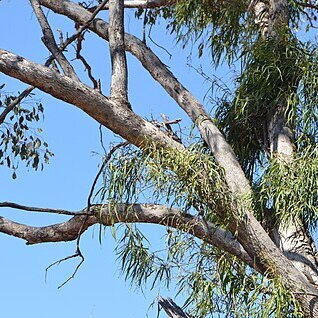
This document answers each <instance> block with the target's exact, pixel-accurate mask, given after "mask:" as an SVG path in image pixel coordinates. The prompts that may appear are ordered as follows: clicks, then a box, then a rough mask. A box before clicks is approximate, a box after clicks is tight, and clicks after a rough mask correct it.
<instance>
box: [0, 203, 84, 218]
mask: <svg viewBox="0 0 318 318" xmlns="http://www.w3.org/2000/svg"><path fill="white" fill-rule="evenodd" d="M0 208H12V209H18V210H24V211H29V212H40V213H43V212H45V213H54V214H63V215H73V216H74V215H87V212H84V211H78V212H72V211H68V210H62V209H51V208H38V207H34V206H26V205H21V204H17V203H14V202H0Z"/></svg>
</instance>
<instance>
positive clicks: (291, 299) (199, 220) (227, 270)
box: [0, 0, 318, 317]
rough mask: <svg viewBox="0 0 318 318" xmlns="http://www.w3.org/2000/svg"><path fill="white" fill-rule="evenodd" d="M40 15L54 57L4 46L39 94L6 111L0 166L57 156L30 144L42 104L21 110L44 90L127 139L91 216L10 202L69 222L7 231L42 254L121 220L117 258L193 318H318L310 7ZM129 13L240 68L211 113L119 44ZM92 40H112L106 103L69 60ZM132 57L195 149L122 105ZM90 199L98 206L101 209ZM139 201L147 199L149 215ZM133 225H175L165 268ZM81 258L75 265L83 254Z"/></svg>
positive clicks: (150, 60) (317, 76) (127, 42)
mask: <svg viewBox="0 0 318 318" xmlns="http://www.w3.org/2000/svg"><path fill="white" fill-rule="evenodd" d="M30 3H31V5H32V7H33V10H34V13H35V15H36V17H37V19H38V21H39V24H40V26H41V28H42V31H43V38H42V40H43V42H44V44H45V46H46V47H47V49H48V50H49V52H50V54H51V57H50V58H49V59H48V60H47V61H46V63H45V65H39V64H37V63H35V62H32V61H30V60H28V59H26V58H24V57H22V56H18V55H16V54H14V53H13V52H8V51H6V50H4V49H1V50H0V70H1V72H3V73H4V74H6V75H8V76H10V77H13V78H16V79H18V80H20V81H23V82H25V83H27V84H29V85H30V87H28V88H27V89H26V91H25V92H23V93H22V94H21V95H20V96H11V97H9V98H8V97H7V98H6V99H5V100H4V101H3V102H2V104H1V107H3V112H2V114H1V115H0V116H1V117H0V118H1V124H2V126H3V127H5V126H4V125H5V123H6V122H7V121H9V120H11V121H13V122H14V121H16V124H14V125H12V126H10V127H12V128H11V129H7V128H6V129H5V128H3V129H2V140H1V147H2V148H1V150H0V151H1V152H0V156H1V163H2V164H4V165H8V166H10V164H11V162H10V151H12V152H13V153H14V155H15V156H16V157H19V158H20V160H22V161H23V160H24V161H26V162H27V164H31V165H32V166H33V168H35V169H37V168H38V167H39V164H40V163H41V160H44V161H47V160H49V157H50V155H51V152H50V151H49V150H48V149H47V144H43V146H44V148H45V152H40V151H39V148H40V147H41V141H40V140H37V139H36V138H35V137H33V136H32V135H26V133H25V131H26V130H28V125H29V124H30V123H31V122H32V121H34V120H37V119H38V118H39V113H41V112H42V111H43V109H42V105H40V106H39V109H34V110H33V111H32V112H31V111H30V110H27V109H23V108H22V107H21V105H20V102H21V100H22V99H23V98H24V97H25V96H28V95H29V94H30V93H31V91H32V90H33V89H35V88H36V89H38V90H40V91H43V92H45V93H48V94H50V95H52V96H54V97H55V98H56V99H58V100H62V101H65V102H67V103H69V104H71V105H73V106H75V107H78V108H80V109H81V110H83V111H84V112H85V113H87V115H88V116H90V117H91V118H93V119H95V120H96V121H97V122H99V123H100V124H101V125H103V126H104V127H106V128H108V129H109V130H111V131H113V132H114V133H116V134H118V135H119V136H121V137H122V138H123V140H124V142H123V143H121V144H118V145H117V146H115V147H114V148H113V149H112V150H111V151H110V152H109V154H108V155H107V156H106V157H105V158H104V161H103V163H102V165H101V168H100V171H99V173H98V175H97V176H96V180H95V181H96V182H97V180H98V179H99V180H102V181H103V186H102V187H101V188H100V189H97V190H96V189H95V187H92V193H91V195H90V197H89V200H88V204H87V207H86V209H84V210H83V211H81V212H78V213H72V212H69V211H63V210H47V209H42V208H35V207H27V206H22V205H18V204H16V203H12V202H2V203H1V206H2V207H3V206H7V207H8V206H9V207H12V208H17V209H26V210H27V209H31V210H35V211H38V212H42V213H46V212H56V213H62V214H63V213H64V214H67V215H71V218H70V219H69V220H68V221H66V222H64V223H61V224H53V225H48V226H46V227H32V226H29V225H27V224H19V223H15V222H14V221H13V220H8V219H5V218H3V217H1V218H0V231H1V232H3V233H7V234H9V235H13V236H16V237H18V238H21V239H24V240H26V241H27V242H28V243H29V244H38V243H43V242H59V241H71V240H77V241H79V238H80V236H81V234H82V233H83V232H85V231H86V230H87V229H88V228H89V227H90V226H91V225H93V224H101V225H103V226H113V225H114V224H117V223H124V224H127V227H126V230H125V233H124V236H123V238H122V240H121V241H120V242H119V246H118V250H117V252H118V253H119V255H120V256H121V257H122V266H123V269H124V271H125V273H126V277H128V278H130V279H132V280H133V281H135V282H136V283H137V284H143V283H146V282H147V281H150V283H151V280H152V282H154V281H155V282H158V281H162V283H169V281H170V280H171V279H173V278H174V279H176V280H178V286H179V287H180V290H187V291H188V298H187V300H186V305H188V309H189V310H191V311H192V315H194V316H195V317H208V316H212V315H213V314H215V313H221V312H223V313H224V312H225V313H227V314H228V315H229V316H238V317H242V316H245V317H247V316H248V317H301V316H304V317H316V316H318V304H317V300H318V286H317V284H318V271H317V265H318V259H317V248H316V246H315V244H314V240H313V234H314V233H315V230H316V228H317V226H316V223H317V213H318V210H317V208H318V202H317V200H318V148H317V136H318V134H317V128H318V127H317V120H318V113H317V102H318V100H317V99H318V97H317V89H318V63H317V50H316V47H317V43H316V42H315V40H313V38H314V36H313V32H314V31H313V30H315V28H316V20H317V17H316V13H317V11H318V5H316V3H315V1H305V2H301V1H291V0H290V1H288V0H264V1H258V0H251V1H243V0H231V1H226V0H222V1H216V0H205V1H198V0H187V1H183V0H181V1H173V0H130V1H128V0H127V1H124V0H110V1H103V2H102V1H98V3H95V4H94V3H90V4H87V3H81V4H77V3H75V2H71V1H68V0H59V1H51V0H30ZM43 8H46V9H49V10H51V11H53V12H54V13H56V14H59V15H62V16H64V17H65V18H67V19H70V20H72V21H74V22H75V25H76V30H75V31H74V34H73V35H72V36H69V37H68V38H67V39H64V40H62V41H61V43H57V41H56V40H55V38H54V34H53V32H52V30H51V28H50V24H49V21H48V19H47V17H46V15H45V14H44V13H43ZM131 9H137V11H136V18H142V19H144V23H145V24H150V25H153V24H155V23H157V22H158V21H161V23H163V22H165V23H166V24H167V28H168V30H170V32H171V33H174V34H175V36H176V38H177V39H178V41H179V43H180V45H184V46H186V45H187V43H197V44H198V50H199V51H198V52H199V55H200V54H202V53H203V52H209V54H210V56H211V62H212V65H213V67H217V66H219V65H221V64H222V63H227V64H228V66H229V67H230V68H231V67H234V66H237V65H240V71H239V73H238V74H236V76H235V78H234V79H233V83H232V84H231V85H229V87H227V88H226V89H224V91H223V94H221V95H220V94H219V95H218V96H217V98H216V99H215V100H214V101H213V103H214V110H215V111H214V113H213V115H211V114H210V113H209V112H208V111H207V110H206V109H205V108H204V107H203V106H202V105H201V104H200V102H199V101H198V100H197V99H196V98H195V97H194V96H193V95H192V94H191V92H189V91H188V90H187V89H186V88H185V87H184V86H183V85H182V83H181V82H182V79H177V78H176V77H175V76H174V75H173V74H172V72H171V71H170V70H169V68H168V67H167V66H166V65H165V64H164V63H163V62H162V61H161V60H160V59H159V58H158V56H156V55H155V53H154V52H153V51H152V50H151V48H150V47H149V46H147V43H146V42H145V39H139V38H137V37H136V36H133V35H131V34H129V33H125V31H124V10H131ZM101 10H109V21H108V22H106V21H104V20H103V19H101V18H97V15H98V13H99V12H100V11H101ZM88 30H90V31H91V32H93V33H94V34H96V35H97V36H99V37H100V38H102V39H103V40H105V41H108V42H109V54H110V56H111V66H112V74H111V87H110V95H109V96H105V95H104V94H103V93H102V91H101V86H100V83H99V82H98V81H96V80H95V79H94V78H93V76H92V75H91V73H89V76H90V78H91V80H92V85H91V86H88V85H86V84H84V83H83V81H81V79H80V78H79V76H78V74H77V73H76V69H75V68H74V67H73V66H72V62H71V61H70V60H68V59H67V57H66V56H65V54H64V51H65V49H66V47H67V46H68V45H70V44H72V43H73V42H74V41H75V42H77V52H76V55H77V58H80V59H81V60H82V61H83V62H84V63H85V62H86V60H85V58H84V57H83V56H82V55H81V49H80V48H81V41H82V37H83V34H84V33H85V32H86V31H88ZM306 39H307V40H306ZM308 39H310V40H308ZM127 52H129V53H131V54H132V55H133V56H134V57H135V58H136V59H137V60H138V61H139V62H140V63H141V64H142V66H143V67H144V68H145V69H146V70H147V71H148V72H149V74H150V75H151V76H152V78H153V80H154V81H156V82H158V83H159V84H160V85H161V86H162V87H163V89H164V90H165V92H166V93H167V94H169V95H170V96H171V97H172V98H173V99H174V101H175V105H176V107H180V108H181V109H183V111H184V112H185V114H186V116H188V117H189V118H190V119H191V121H192V123H193V127H192V128H191V129H192V130H193V131H194V133H192V136H194V137H193V139H192V140H191V138H186V139H185V138H183V139H180V136H178V135H177V134H176V133H175V132H174V131H173V124H174V123H175V122H176V121H169V120H167V119H166V118H165V119H164V121H163V123H160V122H156V121H149V120H146V119H145V118H142V117H141V116H140V115H138V114H137V113H136V112H135V111H134V105H132V104H131V103H130V101H129V97H128V94H127V85H128V80H127V73H128V69H127V62H126V53H127ZM86 63H87V62H86ZM86 66H88V70H89V71H90V69H89V65H87V64H86ZM11 114H12V115H11ZM10 115H11V116H10ZM9 116H10V117H9ZM23 116H24V117H26V116H27V118H24V117H23ZM8 118H10V119H8ZM20 118H22V119H20ZM26 122H27V123H28V124H25V123H26ZM189 131H190V130H189ZM189 135H190V132H189ZM43 153H44V157H43V158H42V157H41V156H42V155H43ZM96 182H95V183H96ZM94 191H95V192H97V193H96V198H97V199H98V200H99V201H98V202H96V203H95V202H94V203H93V202H91V199H92V195H93V194H94ZM143 193H147V197H149V193H151V194H152V196H151V197H150V198H149V201H148V202H146V203H142V198H143V196H142V195H143ZM136 223H154V224H158V225H163V226H166V227H167V246H166V251H167V254H166V256H165V257H162V255H161V254H156V253H151V252H150V251H149V249H148V248H147V246H146V242H145V240H146V238H145V237H144V236H143V234H142V233H141V232H140V230H138V228H137V227H136V226H133V225H132V224H136ZM129 224H130V226H129ZM75 256H79V257H81V252H80V248H79V247H78V250H77V253H76V255H75Z"/></svg>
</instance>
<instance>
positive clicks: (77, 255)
mask: <svg viewBox="0 0 318 318" xmlns="http://www.w3.org/2000/svg"><path fill="white" fill-rule="evenodd" d="M76 257H80V258H81V261H80V262H79V264H77V266H76V268H75V270H74V271H73V274H72V275H71V276H70V277H68V279H67V280H65V281H64V282H63V283H62V284H61V285H59V286H58V287H57V288H61V287H63V286H64V285H65V284H67V283H68V282H69V281H70V280H71V279H73V278H74V277H75V275H76V273H77V272H78V270H79V268H80V267H81V265H82V264H83V263H84V260H85V259H84V256H83V254H82V253H81V252H80V251H78V250H76V252H75V253H74V254H73V255H69V256H67V257H64V258H62V259H60V260H58V261H56V262H54V263H52V264H51V265H49V266H48V267H47V268H46V269H45V282H46V279H47V273H48V270H49V269H50V268H51V267H53V266H57V265H60V264H61V263H62V262H65V261H68V260H69V259H71V258H76Z"/></svg>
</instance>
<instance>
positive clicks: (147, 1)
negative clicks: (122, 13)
mask: <svg viewBox="0 0 318 318" xmlns="http://www.w3.org/2000/svg"><path fill="white" fill-rule="evenodd" d="M176 3H177V0H128V1H127V0H126V1H124V7H125V8H127V9H134V8H136V9H150V8H160V7H168V6H172V5H174V4H176ZM94 9H95V7H92V8H88V10H89V11H92V10H94ZM104 9H109V5H106V6H105V8H104Z"/></svg>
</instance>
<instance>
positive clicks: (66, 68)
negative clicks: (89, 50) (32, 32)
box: [30, 0, 79, 81]
mask: <svg viewBox="0 0 318 318" xmlns="http://www.w3.org/2000/svg"><path fill="white" fill-rule="evenodd" d="M30 3H31V5H32V8H33V11H34V13H35V15H36V17H37V19H38V21H39V24H40V26H41V29H42V33H43V37H42V42H43V43H44V45H45V46H46V47H47V48H48V50H49V51H50V52H51V54H52V55H53V57H54V58H55V59H56V61H57V62H58V63H59V65H60V66H61V68H62V70H63V72H64V74H65V75H67V76H69V77H71V78H72V79H74V80H78V81H79V78H78V76H77V75H76V73H75V71H74V69H73V66H72V65H71V64H70V63H69V61H68V60H67V58H66V57H65V56H64V54H63V53H62V51H61V50H60V49H59V47H58V45H57V44H56V42H55V39H54V35H53V32H52V29H51V27H50V25H49V22H48V20H47V18H46V16H45V15H44V13H43V11H42V8H41V6H40V3H39V1H38V0H30Z"/></svg>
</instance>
